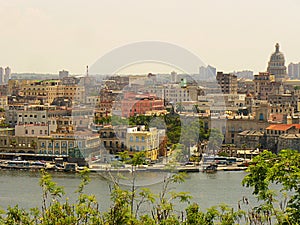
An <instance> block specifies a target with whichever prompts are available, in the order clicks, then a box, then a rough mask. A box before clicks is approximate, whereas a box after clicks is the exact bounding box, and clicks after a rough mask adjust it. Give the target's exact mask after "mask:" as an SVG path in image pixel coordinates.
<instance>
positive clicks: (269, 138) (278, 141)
mask: <svg viewBox="0 0 300 225" xmlns="http://www.w3.org/2000/svg"><path fill="white" fill-rule="evenodd" d="M265 133H266V147H267V148H268V149H270V150H272V151H273V152H278V151H280V150H281V149H285V148H290V149H297V150H298V151H299V149H300V148H299V144H300V124H273V125H270V126H268V127H267V128H266V132H265Z"/></svg>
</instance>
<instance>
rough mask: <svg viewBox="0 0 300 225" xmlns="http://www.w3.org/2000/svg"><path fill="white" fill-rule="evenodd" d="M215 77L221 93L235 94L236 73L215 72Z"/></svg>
mask: <svg viewBox="0 0 300 225" xmlns="http://www.w3.org/2000/svg"><path fill="white" fill-rule="evenodd" d="M216 79H217V82H218V84H219V85H220V88H221V90H222V92H223V94H237V87H238V85H237V76H236V75H234V74H225V73H223V72H217V77H216Z"/></svg>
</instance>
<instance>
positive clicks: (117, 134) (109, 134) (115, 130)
mask: <svg viewBox="0 0 300 225" xmlns="http://www.w3.org/2000/svg"><path fill="white" fill-rule="evenodd" d="M127 128H128V127H127V126H111V125H108V126H103V127H102V128H101V129H100V130H99V134H100V139H101V142H102V145H103V148H104V149H105V150H107V151H109V152H110V153H111V154H116V153H118V152H123V151H125V150H126V133H127Z"/></svg>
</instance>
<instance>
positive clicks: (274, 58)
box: [267, 43, 288, 82]
mask: <svg viewBox="0 0 300 225" xmlns="http://www.w3.org/2000/svg"><path fill="white" fill-rule="evenodd" d="M267 72H268V73H270V74H272V75H274V76H275V81H277V82H282V81H283V80H285V79H287V78H288V76H287V72H286V66H285V59H284V55H283V53H282V52H280V51H279V44H278V43H276V45H275V52H274V53H273V54H272V55H271V57H270V61H269V63H268V68H267Z"/></svg>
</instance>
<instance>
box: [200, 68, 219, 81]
mask: <svg viewBox="0 0 300 225" xmlns="http://www.w3.org/2000/svg"><path fill="white" fill-rule="evenodd" d="M216 74H217V69H216V68H215V67H212V66H210V65H208V66H207V67H204V66H201V67H200V68H199V75H200V79H201V80H206V79H214V78H215V77H216Z"/></svg>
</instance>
